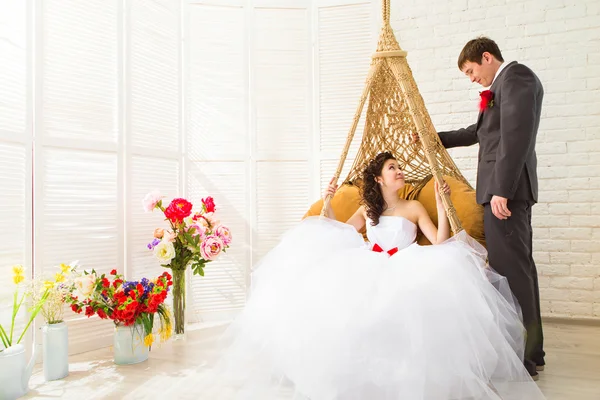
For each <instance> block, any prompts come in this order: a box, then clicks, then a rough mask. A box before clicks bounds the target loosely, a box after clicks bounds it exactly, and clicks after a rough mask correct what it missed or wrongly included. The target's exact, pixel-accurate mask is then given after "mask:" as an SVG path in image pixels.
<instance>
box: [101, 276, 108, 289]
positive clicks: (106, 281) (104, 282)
mask: <svg viewBox="0 0 600 400" xmlns="http://www.w3.org/2000/svg"><path fill="white" fill-rule="evenodd" d="M102 286H103V287H105V288H107V287H110V282H109V280H108V279H106V278H102Z"/></svg>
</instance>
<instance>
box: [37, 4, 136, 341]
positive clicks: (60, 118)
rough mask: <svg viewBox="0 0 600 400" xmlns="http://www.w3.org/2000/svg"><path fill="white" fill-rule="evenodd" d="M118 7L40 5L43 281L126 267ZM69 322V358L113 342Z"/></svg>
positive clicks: (100, 331) (101, 331) (99, 330)
mask: <svg viewBox="0 0 600 400" xmlns="http://www.w3.org/2000/svg"><path fill="white" fill-rule="evenodd" d="M120 4H121V2H120V1H119V0H89V1H86V2H81V1H78V0H38V1H37V2H36V20H35V26H36V29H37V35H36V53H35V54H36V65H35V70H36V78H37V84H36V114H35V124H36V131H35V136H36V141H35V158H34V162H35V164H34V168H35V201H34V221H35V254H34V265H35V268H36V274H39V273H43V274H53V273H54V272H56V270H55V269H54V266H56V265H58V264H60V263H61V262H70V261H72V260H74V259H79V260H80V261H81V264H82V266H83V267H85V268H86V269H91V268H94V269H96V270H97V271H98V272H100V273H102V272H108V271H110V270H111V269H113V268H117V269H119V270H122V269H123V263H122V260H123V245H122V243H123V234H122V233H123V232H124V229H123V228H124V224H123V218H122V200H123V196H122V190H121V187H122V185H120V183H121V182H122V181H121V180H122V159H121V158H120V157H119V151H120V147H121V144H122V135H121V122H122V118H123V115H122V113H120V93H121V91H122V88H121V82H122V81H121V67H122V65H121V63H120V51H121V43H122V31H121V28H120V26H121V25H120V21H121V18H122V9H121V7H120ZM65 315H66V321H67V322H68V326H69V345H70V350H71V351H72V352H76V351H81V350H85V349H88V348H97V347H99V346H101V345H102V344H108V343H109V342H110V338H111V334H112V327H111V324H110V323H107V321H101V320H100V319H99V318H97V317H93V318H90V319H88V318H87V317H85V316H82V315H75V314H74V313H72V312H66V313H65Z"/></svg>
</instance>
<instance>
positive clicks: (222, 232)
mask: <svg viewBox="0 0 600 400" xmlns="http://www.w3.org/2000/svg"><path fill="white" fill-rule="evenodd" d="M215 235H217V236H218V237H220V238H221V240H222V241H223V244H224V245H225V246H229V244H230V243H231V240H232V237H231V230H229V228H228V227H226V226H225V225H219V226H217V227H216V228H215Z"/></svg>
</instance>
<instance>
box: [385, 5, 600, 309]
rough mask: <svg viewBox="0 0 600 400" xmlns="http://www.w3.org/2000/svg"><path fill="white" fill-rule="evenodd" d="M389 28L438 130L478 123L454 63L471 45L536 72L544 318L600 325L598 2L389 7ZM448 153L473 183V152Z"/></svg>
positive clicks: (537, 222) (537, 215) (472, 97)
mask: <svg viewBox="0 0 600 400" xmlns="http://www.w3.org/2000/svg"><path fill="white" fill-rule="evenodd" d="M374 1H375V2H377V3H379V1H378V0H374ZM376 23H377V24H378V22H376ZM392 25H393V27H394V29H395V31H396V34H397V37H398V39H399V41H400V45H401V46H402V47H403V48H404V49H405V50H407V51H408V60H409V63H410V65H411V68H412V70H413V73H414V76H415V79H416V81H417V84H418V85H419V89H420V91H421V93H422V95H423V97H424V99H425V102H426V105H427V107H428V110H429V112H430V114H431V116H432V119H433V122H434V124H435V126H436V128H437V129H439V130H444V129H454V128H460V127H463V126H467V125H469V124H471V123H474V122H475V121H476V118H477V100H478V91H479V90H480V87H479V86H477V85H475V84H471V83H470V82H469V81H468V79H467V78H466V77H465V76H464V75H463V74H462V73H461V72H460V71H459V70H458V68H457V65H456V60H457V57H458V54H459V52H460V50H461V49H462V47H463V45H464V44H465V43H466V42H467V41H468V40H469V39H472V38H474V37H476V36H478V35H487V36H489V37H491V38H492V39H494V40H495V41H496V42H497V43H498V45H499V46H500V49H501V50H502V52H503V56H504V58H505V60H507V61H511V60H517V61H519V62H521V63H523V64H525V65H527V66H529V67H530V68H532V69H533V70H534V71H535V72H536V73H537V74H538V76H539V77H540V79H541V81H542V84H543V85H544V89H545V97H544V108H543V112H542V121H541V125H540V131H539V136H538V141H537V153H538V160H539V171H538V172H539V177H540V182H539V184H540V203H539V204H538V205H536V206H535V207H534V218H533V224H534V251H535V259H536V263H537V267H538V271H539V275H540V286H541V298H542V303H543V304H542V307H543V310H542V312H543V314H544V315H552V316H567V317H583V318H590V317H592V318H600V2H598V0H525V1H522V0H486V1H473V0H429V1H428V2H427V3H426V4H425V3H420V4H419V3H418V2H417V1H416V0H393V1H392ZM451 154H452V156H453V157H454V159H455V160H456V162H457V164H458V166H459V168H461V170H462V171H463V173H464V174H465V176H466V177H467V178H468V179H470V180H471V181H472V182H474V178H475V174H476V170H475V168H476V155H477V148H476V147H472V148H461V149H454V150H452V153H451Z"/></svg>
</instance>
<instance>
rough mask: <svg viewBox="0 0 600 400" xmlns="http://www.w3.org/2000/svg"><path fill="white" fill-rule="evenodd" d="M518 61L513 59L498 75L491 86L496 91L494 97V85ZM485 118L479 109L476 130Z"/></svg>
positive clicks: (495, 85)
mask: <svg viewBox="0 0 600 400" xmlns="http://www.w3.org/2000/svg"><path fill="white" fill-rule="evenodd" d="M516 63H517V62H516V61H512V62H510V63H509V64H507V65H506V67H504V68H503V69H502V71H500V73H499V74H498V76H497V77H496V79H494V83H492V86H491V87H490V89H489V90H491V91H492V93H494V97H496V92H495V91H494V87H497V85H498V82H501V81H502V80H503V79H504V76H505V75H506V74H505V72H506V70H507V69H509V68H510V67H511V66H513V65H514V64H516ZM482 119H483V111H479V115H478V116H477V128H476V131H477V130H479V125H480V124H481V120H482Z"/></svg>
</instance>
